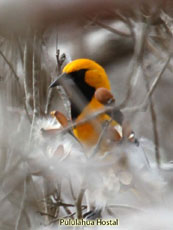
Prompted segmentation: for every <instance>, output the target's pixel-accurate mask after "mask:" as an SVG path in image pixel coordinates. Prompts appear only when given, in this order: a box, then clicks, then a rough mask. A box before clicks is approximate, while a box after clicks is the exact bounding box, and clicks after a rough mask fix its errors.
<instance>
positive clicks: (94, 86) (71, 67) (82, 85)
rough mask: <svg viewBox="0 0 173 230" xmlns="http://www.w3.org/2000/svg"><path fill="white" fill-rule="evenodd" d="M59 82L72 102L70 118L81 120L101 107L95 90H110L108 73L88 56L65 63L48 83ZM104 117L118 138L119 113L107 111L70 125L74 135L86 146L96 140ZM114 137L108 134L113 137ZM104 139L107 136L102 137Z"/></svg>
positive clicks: (120, 121)
mask: <svg viewBox="0 0 173 230" xmlns="http://www.w3.org/2000/svg"><path fill="white" fill-rule="evenodd" d="M57 85H62V86H63V87H64V89H65V91H66V93H67V95H68V97H69V99H70V102H71V116H72V120H75V121H80V120H82V119H84V118H86V117H87V116H88V115H91V114H92V113H93V112H96V111H97V110H100V109H102V108H104V104H103V103H101V102H100V101H98V99H97V97H96V96H95V92H96V90H98V89H99V88H104V89H106V90H107V91H110V90H111V87H110V82H109V79H108V76H107V74H106V72H105V70H104V69H103V67H101V66H100V65H99V64H97V63H96V62H95V61H93V60H89V59H77V60H74V61H72V62H70V63H68V64H67V65H66V66H65V67H64V69H63V71H62V74H61V75H60V76H58V77H57V79H55V81H54V82H53V83H52V84H51V85H50V88H52V87H55V86H57ZM105 121H109V122H110V126H111V127H112V130H114V132H112V133H113V136H115V140H118V139H120V138H121V133H119V132H118V131H117V130H118V129H117V127H121V123H122V114H121V112H120V111H118V113H117V119H115V118H113V119H112V118H111V115H110V114H109V113H104V114H101V115H99V116H97V117H95V118H94V119H92V120H89V121H87V122H85V123H83V124H80V125H77V126H76V127H75V128H74V129H73V133H74V135H75V136H76V138H77V139H78V140H79V141H80V142H81V143H83V144H84V145H85V146H93V145H95V144H96V143H97V141H98V139H99V136H100V133H101V131H102V129H103V125H104V122H105ZM113 138H114V137H111V139H113ZM105 139H106V138H105Z"/></svg>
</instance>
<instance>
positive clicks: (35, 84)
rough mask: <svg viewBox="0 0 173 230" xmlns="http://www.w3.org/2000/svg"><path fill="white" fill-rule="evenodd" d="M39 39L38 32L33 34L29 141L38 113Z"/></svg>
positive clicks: (39, 110)
mask: <svg viewBox="0 0 173 230" xmlns="http://www.w3.org/2000/svg"><path fill="white" fill-rule="evenodd" d="M40 59H41V41H40V38H39V34H38V32H36V33H35V36H34V50H33V107H34V111H33V118H32V124H31V130H30V138H29V143H30V142H31V139H32V134H33V128H34V124H35V120H36V117H38V116H39V115H40V112H41V109H40V92H39V83H40V71H41V62H40V61H41V60H40Z"/></svg>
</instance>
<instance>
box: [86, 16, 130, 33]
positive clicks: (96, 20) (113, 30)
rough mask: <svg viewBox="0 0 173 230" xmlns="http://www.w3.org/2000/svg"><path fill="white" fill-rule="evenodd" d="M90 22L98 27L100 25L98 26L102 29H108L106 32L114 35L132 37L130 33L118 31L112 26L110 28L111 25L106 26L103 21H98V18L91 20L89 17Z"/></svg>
mask: <svg viewBox="0 0 173 230" xmlns="http://www.w3.org/2000/svg"><path fill="white" fill-rule="evenodd" d="M87 18H88V19H89V20H90V21H92V22H93V23H94V24H96V25H98V26H100V27H102V28H104V29H106V30H108V31H110V32H112V33H114V34H118V35H120V36H123V37H131V34H130V33H125V32H122V31H120V30H117V29H115V28H113V27H111V26H109V25H106V24H104V23H103V22H101V21H99V20H98V19H96V18H94V19H93V18H90V17H87Z"/></svg>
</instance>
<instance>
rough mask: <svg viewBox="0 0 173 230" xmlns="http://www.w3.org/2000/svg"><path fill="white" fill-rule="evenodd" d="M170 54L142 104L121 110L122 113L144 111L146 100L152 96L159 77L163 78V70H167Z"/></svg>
mask: <svg viewBox="0 0 173 230" xmlns="http://www.w3.org/2000/svg"><path fill="white" fill-rule="evenodd" d="M172 55H173V54H172V53H171V54H170V55H169V57H168V59H167V60H166V62H165V64H164V66H163V68H162V70H161V71H160V73H159V74H158V76H157V77H156V78H155V80H154V81H153V83H152V85H151V87H150V90H149V91H148V93H147V95H146V97H145V99H144V100H143V102H142V103H141V104H140V105H138V106H132V107H126V108H124V109H122V111H124V112H129V111H130V112H134V111H138V110H141V109H144V108H145V107H146V106H147V104H148V99H149V98H150V97H151V96H152V94H153V92H154V90H155V89H156V87H157V85H158V83H159V81H160V79H161V77H162V76H163V73H164V72H165V70H166V69H167V67H168V65H169V63H170V60H171V58H172Z"/></svg>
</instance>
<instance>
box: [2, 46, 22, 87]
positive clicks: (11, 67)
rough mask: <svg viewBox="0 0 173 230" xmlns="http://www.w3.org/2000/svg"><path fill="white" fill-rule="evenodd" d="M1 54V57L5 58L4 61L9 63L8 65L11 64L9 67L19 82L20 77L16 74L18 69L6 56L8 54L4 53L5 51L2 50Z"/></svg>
mask: <svg viewBox="0 0 173 230" xmlns="http://www.w3.org/2000/svg"><path fill="white" fill-rule="evenodd" d="M0 55H1V57H2V58H3V59H4V61H5V62H6V63H7V65H8V66H9V68H10V69H11V71H12V73H13V75H14V77H15V79H16V81H17V83H18V84H19V77H18V76H17V74H16V71H15V70H14V68H13V66H12V64H11V63H10V62H9V61H8V59H7V58H6V56H5V55H4V54H3V52H2V51H1V50H0Z"/></svg>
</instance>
